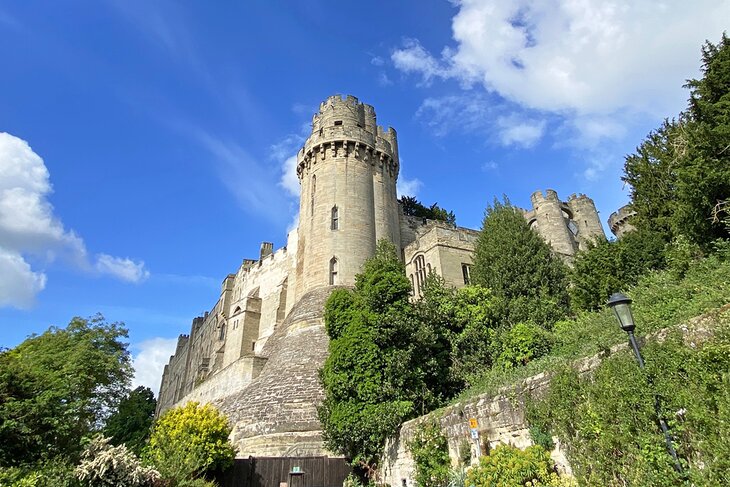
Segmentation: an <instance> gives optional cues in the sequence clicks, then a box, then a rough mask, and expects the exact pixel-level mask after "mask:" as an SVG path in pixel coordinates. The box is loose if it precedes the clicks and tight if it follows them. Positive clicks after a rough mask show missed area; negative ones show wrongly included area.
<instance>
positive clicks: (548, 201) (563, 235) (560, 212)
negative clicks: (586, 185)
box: [530, 189, 576, 258]
mask: <svg viewBox="0 0 730 487" xmlns="http://www.w3.org/2000/svg"><path fill="white" fill-rule="evenodd" d="M530 201H532V208H533V210H534V212H535V221H536V223H537V232H538V233H539V234H540V236H542V238H543V239H545V241H546V242H547V243H548V244H549V245H550V246H551V247H552V248H553V251H554V252H556V253H558V254H560V255H562V256H564V257H568V258H570V257H572V256H573V255H574V254H575V251H576V245H575V240H574V235H573V233H572V232H571V229H570V228H569V222H570V220H571V219H572V215H571V214H570V209H569V208H568V207H567V205H565V204H564V203H563V202H562V201H560V198H558V193H556V192H555V191H554V190H552V189H548V190H546V191H545V194H544V195H543V193H542V191H535V192H534V193H532V196H530Z"/></svg>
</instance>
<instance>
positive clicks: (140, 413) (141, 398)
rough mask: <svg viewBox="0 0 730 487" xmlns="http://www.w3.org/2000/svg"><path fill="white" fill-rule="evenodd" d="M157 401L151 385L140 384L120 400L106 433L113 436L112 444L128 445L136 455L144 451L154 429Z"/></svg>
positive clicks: (106, 427)
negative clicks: (153, 421)
mask: <svg viewBox="0 0 730 487" xmlns="http://www.w3.org/2000/svg"><path fill="white" fill-rule="evenodd" d="M156 407H157V401H156V400H155V395H154V393H153V392H152V390H150V388H149V387H144V386H139V387H137V388H136V389H135V390H133V391H131V392H130V393H129V394H127V396H126V397H125V398H124V399H122V400H121V401H120V402H119V407H118V408H117V410H116V411H115V412H114V413H112V414H111V416H109V419H108V420H107V422H106V425H105V426H104V434H105V435H108V436H109V437H111V443H112V445H122V444H124V445H127V448H129V449H130V450H131V451H132V452H134V453H135V454H136V455H139V454H140V453H142V448H144V446H145V444H146V442H147V438H148V437H149V435H150V430H151V429H152V420H153V419H154V416H155V408H156Z"/></svg>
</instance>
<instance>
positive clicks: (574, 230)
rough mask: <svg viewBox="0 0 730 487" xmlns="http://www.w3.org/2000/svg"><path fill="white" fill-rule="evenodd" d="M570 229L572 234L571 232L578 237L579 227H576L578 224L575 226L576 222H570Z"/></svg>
mask: <svg viewBox="0 0 730 487" xmlns="http://www.w3.org/2000/svg"><path fill="white" fill-rule="evenodd" d="M568 229H569V230H570V232H571V233H572V234H573V235H576V236H577V235H578V225H576V224H575V222H574V221H573V220H570V221H569V222H568Z"/></svg>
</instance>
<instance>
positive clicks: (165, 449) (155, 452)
mask: <svg viewBox="0 0 730 487" xmlns="http://www.w3.org/2000/svg"><path fill="white" fill-rule="evenodd" d="M230 432H231V428H230V427H229V426H228V421H227V420H226V418H225V416H223V415H222V414H221V413H219V412H218V410H216V409H215V408H214V407H213V406H211V405H210V404H206V405H204V406H201V405H200V404H198V403H197V402H190V403H188V404H186V405H185V406H183V407H178V408H174V409H170V410H168V411H166V412H165V413H164V414H163V415H162V416H161V417H160V419H159V420H158V421H157V423H156V424H155V426H154V429H153V430H152V435H151V436H150V442H149V445H148V446H147V448H146V449H145V452H144V456H145V458H146V459H147V460H148V461H149V462H150V463H152V464H153V465H154V466H155V467H156V468H157V470H158V471H159V472H160V475H161V476H162V478H163V479H165V480H169V481H170V482H172V485H174V486H184V485H193V484H191V482H192V481H193V480H196V479H199V478H200V477H202V475H203V474H205V473H206V472H210V471H214V470H222V469H225V468H227V467H229V466H230V465H231V464H232V463H233V457H234V456H235V449H234V448H233V446H231V444H230V443H229V442H228V435H229V434H230Z"/></svg>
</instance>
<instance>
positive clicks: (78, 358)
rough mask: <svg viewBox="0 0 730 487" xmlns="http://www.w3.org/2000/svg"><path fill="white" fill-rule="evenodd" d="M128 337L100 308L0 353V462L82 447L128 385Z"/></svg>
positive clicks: (33, 458) (70, 454)
mask: <svg viewBox="0 0 730 487" xmlns="http://www.w3.org/2000/svg"><path fill="white" fill-rule="evenodd" d="M126 337H127V330H126V329H125V328H124V327H123V325H122V324H120V323H106V322H105V321H104V318H103V317H102V316H101V315H97V316H95V317H93V318H90V319H83V318H74V319H73V320H71V322H70V323H69V325H68V326H67V327H66V328H56V327H51V328H49V329H48V331H46V332H45V333H43V334H42V335H33V336H31V337H30V338H28V339H27V340H25V341H24V342H23V343H21V344H20V345H18V346H17V347H16V348H14V349H11V350H5V351H3V352H0V466H8V465H18V464H21V463H32V462H36V461H38V460H40V459H41V458H51V457H54V456H57V455H64V456H67V457H70V458H72V459H73V457H74V456H76V455H77V454H78V453H79V452H80V450H81V439H82V438H83V437H84V436H86V435H88V434H89V433H90V432H91V431H93V430H94V429H96V428H98V427H99V426H100V425H101V424H102V423H103V420H104V419H105V417H106V416H107V414H108V412H109V411H110V410H112V409H113V408H114V407H116V405H117V404H118V402H119V400H120V399H121V398H122V396H123V395H124V393H125V392H126V390H127V385H128V384H129V380H130V377H131V374H132V367H131V365H130V358H129V352H128V351H127V344H126V343H124V342H123V341H122V340H123V339H124V338H126Z"/></svg>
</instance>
